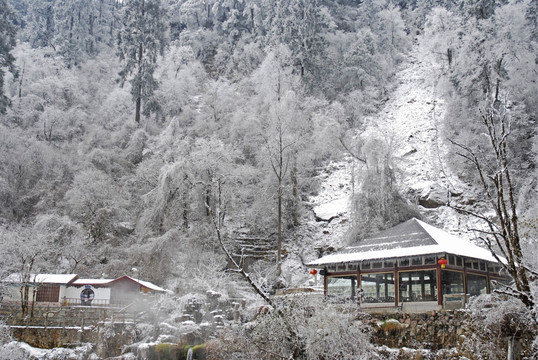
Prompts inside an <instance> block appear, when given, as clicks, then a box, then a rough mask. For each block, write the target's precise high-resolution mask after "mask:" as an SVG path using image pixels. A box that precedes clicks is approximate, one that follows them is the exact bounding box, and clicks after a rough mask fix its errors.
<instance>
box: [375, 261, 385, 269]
mask: <svg viewBox="0 0 538 360" xmlns="http://www.w3.org/2000/svg"><path fill="white" fill-rule="evenodd" d="M382 268H383V263H382V262H381V261H375V262H374V264H373V266H372V269H382Z"/></svg>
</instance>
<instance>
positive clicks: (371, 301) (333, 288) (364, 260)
mask: <svg viewBox="0 0 538 360" xmlns="http://www.w3.org/2000/svg"><path fill="white" fill-rule="evenodd" d="M501 260H502V259H501ZM307 266H308V267H310V268H314V269H319V270H320V274H322V275H323V279H324V282H323V284H324V293H325V296H326V297H327V298H328V299H329V300H332V301H340V302H344V301H356V302H359V303H360V304H361V307H362V308H363V309H371V310H373V311H376V310H377V311H383V312H390V311H397V310H400V309H401V310H403V311H408V312H415V311H416V312H421V311H428V310H439V309H442V308H456V307H460V306H462V305H463V304H464V303H465V301H466V299H467V298H468V297H469V296H473V295H480V294H486V293H490V292H492V291H493V289H494V288H495V287H496V286H498V284H499V283H505V282H508V281H509V277H508V276H507V275H506V274H505V273H504V271H503V270H502V269H503V268H502V265H501V264H500V263H499V262H498V261H497V259H496V258H495V257H494V256H493V255H492V254H491V252H490V251H489V250H486V249H484V248H481V247H479V246H477V245H475V244H472V243H470V242H468V241H466V240H463V239H460V238H458V237H456V236H454V235H451V234H449V233H447V232H445V231H443V230H441V229H438V228H436V227H433V226H431V225H429V224H427V223H425V222H423V221H420V220H418V219H415V218H413V219H411V220H408V221H406V222H404V223H401V224H399V225H397V226H395V227H393V228H390V229H387V230H385V231H382V232H380V233H379V234H377V235H375V236H372V237H369V238H366V239H364V240H361V241H359V242H357V243H355V244H353V245H351V246H348V247H346V248H344V249H342V250H340V251H337V252H335V253H333V254H330V255H326V256H323V257H321V258H319V259H317V260H315V261H312V262H311V263H309V264H307Z"/></svg>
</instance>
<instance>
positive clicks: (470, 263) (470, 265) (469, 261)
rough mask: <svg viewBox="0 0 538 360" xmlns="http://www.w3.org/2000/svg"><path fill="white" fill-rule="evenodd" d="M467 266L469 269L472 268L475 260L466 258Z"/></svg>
mask: <svg viewBox="0 0 538 360" xmlns="http://www.w3.org/2000/svg"><path fill="white" fill-rule="evenodd" d="M465 267H466V268H467V269H472V268H473V261H472V260H471V259H465Z"/></svg>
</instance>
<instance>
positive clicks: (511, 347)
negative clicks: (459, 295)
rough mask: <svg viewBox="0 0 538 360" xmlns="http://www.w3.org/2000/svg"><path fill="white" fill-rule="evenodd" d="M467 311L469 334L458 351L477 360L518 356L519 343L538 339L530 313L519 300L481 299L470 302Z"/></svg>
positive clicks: (486, 297)
mask: <svg viewBox="0 0 538 360" xmlns="http://www.w3.org/2000/svg"><path fill="white" fill-rule="evenodd" d="M468 311H469V313H470V319H471V320H470V324H469V325H470V327H471V331H470V332H469V333H468V334H466V337H465V338H464V341H463V342H462V344H461V349H462V351H464V352H468V353H471V354H475V355H476V359H496V358H506V356H507V353H508V352H510V351H512V352H514V353H515V352H517V351H518V348H519V347H521V345H522V344H521V343H522V342H527V343H529V342H532V341H533V339H534V338H535V337H536V335H537V328H536V323H535V322H534V320H533V315H532V313H531V312H530V311H529V310H528V309H527V308H526V307H525V304H523V303H522V302H521V301H520V300H518V299H514V298H511V297H506V296H505V295H499V294H490V295H481V296H479V297H476V298H474V299H472V300H471V303H470V304H469V305H468ZM526 347H527V348H529V349H530V348H532V346H526ZM508 358H512V357H508Z"/></svg>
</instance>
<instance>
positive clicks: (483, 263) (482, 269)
mask: <svg viewBox="0 0 538 360" xmlns="http://www.w3.org/2000/svg"><path fill="white" fill-rule="evenodd" d="M480 270H481V271H486V263H485V262H483V261H480Z"/></svg>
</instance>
